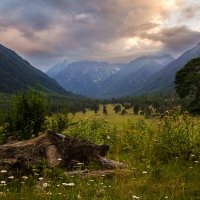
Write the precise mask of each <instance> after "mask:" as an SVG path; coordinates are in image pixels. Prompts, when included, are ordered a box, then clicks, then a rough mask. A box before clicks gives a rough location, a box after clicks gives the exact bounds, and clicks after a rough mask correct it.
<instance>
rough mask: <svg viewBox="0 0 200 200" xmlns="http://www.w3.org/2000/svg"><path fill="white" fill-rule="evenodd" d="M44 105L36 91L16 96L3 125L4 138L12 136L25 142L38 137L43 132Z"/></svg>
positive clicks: (42, 99) (42, 97)
mask: <svg viewBox="0 0 200 200" xmlns="http://www.w3.org/2000/svg"><path fill="white" fill-rule="evenodd" d="M45 105H46V104H45V100H44V96H43V95H42V94H41V93H40V92H38V91H33V90H29V91H28V92H24V93H19V94H18V95H16V96H15V97H14V99H13V102H12V108H11V111H10V112H9V114H8V116H7V117H6V119H5V123H4V125H3V130H2V133H3V134H4V136H5V138H6V139H7V138H8V137H9V136H13V137H14V138H16V139H18V140H26V139H30V138H31V137H33V136H38V134H39V132H41V131H43V130H44V124H45V116H46V106H45Z"/></svg>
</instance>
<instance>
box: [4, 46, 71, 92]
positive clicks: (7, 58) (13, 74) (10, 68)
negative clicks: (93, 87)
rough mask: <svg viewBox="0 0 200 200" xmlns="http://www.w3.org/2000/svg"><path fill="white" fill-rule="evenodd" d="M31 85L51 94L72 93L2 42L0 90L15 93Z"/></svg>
mask: <svg viewBox="0 0 200 200" xmlns="http://www.w3.org/2000/svg"><path fill="white" fill-rule="evenodd" d="M30 87H31V88H39V89H41V90H42V91H44V92H46V93H51V94H62V95H71V93H69V92H66V91H65V90H64V89H63V88H62V87H61V86H60V85H59V84H58V83H57V82H56V81H55V80H53V79H51V78H49V77H48V76H47V75H46V74H45V73H43V72H41V71H40V70H38V69H36V68H34V67H33V66H32V65H31V64H29V63H28V62H27V61H26V60H24V59H23V58H21V57H20V56H19V55H17V54H16V53H15V52H14V51H12V50H10V49H8V48H6V47H5V46H3V45H1V44H0V92H2V93H15V92H17V91H20V90H22V89H23V90H26V89H28V88H30Z"/></svg>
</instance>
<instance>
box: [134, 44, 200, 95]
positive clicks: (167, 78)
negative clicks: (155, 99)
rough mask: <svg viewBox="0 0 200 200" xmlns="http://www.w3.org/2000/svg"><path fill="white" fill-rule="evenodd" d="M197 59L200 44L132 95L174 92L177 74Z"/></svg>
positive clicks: (150, 78) (156, 74)
mask: <svg viewBox="0 0 200 200" xmlns="http://www.w3.org/2000/svg"><path fill="white" fill-rule="evenodd" d="M196 57H200V43H199V44H197V46H195V47H194V48H192V49H190V50H188V51H186V52H185V53H183V54H182V55H181V56H180V57H178V58H177V59H175V60H174V61H172V62H171V63H169V64H168V65H167V66H166V67H164V68H163V69H161V70H160V71H158V72H157V73H155V74H154V75H153V76H151V77H149V79H148V80H146V81H145V82H144V84H143V85H142V86H141V87H140V88H139V89H138V90H135V91H132V95H133V94H136V95H138V94H146V93H152V92H162V91H172V90H173V89H174V80H175V75H176V72H177V71H178V70H180V69H181V68H182V67H184V66H185V64H186V63H187V62H188V61H190V60H191V59H193V58H196Z"/></svg>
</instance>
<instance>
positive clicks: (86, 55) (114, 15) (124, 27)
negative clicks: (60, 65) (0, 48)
mask: <svg viewBox="0 0 200 200" xmlns="http://www.w3.org/2000/svg"><path fill="white" fill-rule="evenodd" d="M181 1H182V2H183V1H186V0H168V1H166V0H162V1H161V2H160V3H158V1H157V0H148V1H141V0H101V1H99V0H76V1H74V0H67V1H66V0H56V1H55V0H48V1H47V0H34V1H27V0H20V1H19V0H3V1H2V2H0V41H1V42H2V43H3V44H5V45H6V46H8V47H10V48H12V49H14V50H16V51H17V52H19V53H20V54H22V55H23V56H25V58H28V59H29V60H30V61H31V62H32V63H33V64H34V65H36V66H39V67H40V68H42V67H43V66H44V67H48V66H51V65H53V64H55V63H56V62H60V60H62V59H65V58H66V57H69V58H70V59H72V60H82V59H84V60H85V59H89V60H91V59H96V60H105V59H106V60H107V61H112V62H120V61H121V62H122V61H125V60H126V59H127V58H133V57H135V56H138V55H141V54H144V53H155V52H159V51H160V50H161V48H162V50H163V51H167V50H169V51H170V50H173V52H176V53H177V52H180V51H181V50H182V49H183V48H185V47H186V46H188V45H189V44H190V42H191V43H192V44H193V43H195V41H196V40H198V32H196V31H193V30H190V28H187V27H186V26H181V27H178V25H177V24H176V25H175V26H174V28H169V27H167V28H166V27H162V26H163V23H164V22H166V21H167V20H168V18H169V17H170V16H171V15H170V14H171V13H172V12H174V10H173V9H171V8H172V5H174V6H175V5H176V6H178V8H180V10H181V13H182V14H180V16H183V15H185V16H184V17H186V16H190V17H193V16H196V14H195V15H193V13H197V11H195V9H194V7H192V6H190V7H187V9H186V8H183V7H182V4H181ZM194 1H195V0H194ZM166 2H167V3H166ZM190 5H192V4H190ZM184 9H185V10H186V11H184ZM172 10H173V11H172ZM180 16H179V18H180ZM164 25H165V24H164ZM181 31H184V32H185V34H184V33H183V32H181ZM173 34H175V35H174V37H172V36H171V35H173ZM173 38H176V39H173ZM179 42H180V43H179ZM174 44H176V45H174ZM163 47H164V48H163ZM184 50H185V49H184Z"/></svg>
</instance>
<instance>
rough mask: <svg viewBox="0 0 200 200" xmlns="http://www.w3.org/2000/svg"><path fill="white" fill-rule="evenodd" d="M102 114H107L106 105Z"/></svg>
mask: <svg viewBox="0 0 200 200" xmlns="http://www.w3.org/2000/svg"><path fill="white" fill-rule="evenodd" d="M103 114H105V115H107V114H108V111H107V108H106V105H103Z"/></svg>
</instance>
